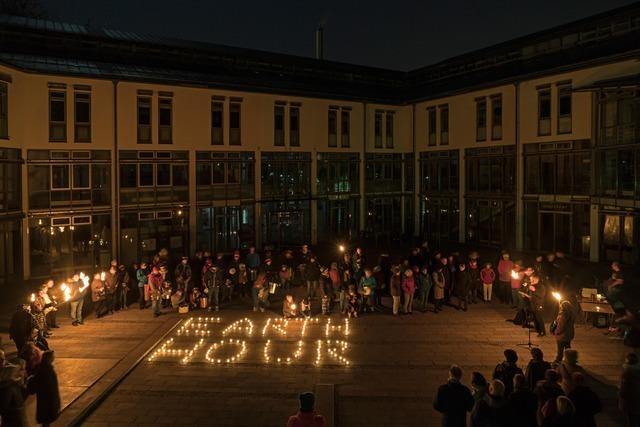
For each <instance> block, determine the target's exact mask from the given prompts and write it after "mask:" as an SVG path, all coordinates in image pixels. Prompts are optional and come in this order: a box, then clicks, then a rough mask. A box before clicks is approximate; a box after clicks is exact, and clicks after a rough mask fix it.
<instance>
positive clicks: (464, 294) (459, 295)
mask: <svg viewBox="0 0 640 427" xmlns="http://www.w3.org/2000/svg"><path fill="white" fill-rule="evenodd" d="M470 292H472V290H471V276H470V275H469V272H468V271H467V266H466V264H465V263H464V262H461V263H460V265H459V266H458V271H456V287H455V289H454V290H453V295H454V296H455V297H456V299H457V300H458V303H457V304H456V306H455V307H456V310H460V309H462V310H463V311H467V307H468V305H469V299H470V295H469V293H470Z"/></svg>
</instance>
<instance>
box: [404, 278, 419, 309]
mask: <svg viewBox="0 0 640 427" xmlns="http://www.w3.org/2000/svg"><path fill="white" fill-rule="evenodd" d="M402 293H403V294H404V307H403V312H404V313H409V314H411V308H412V307H413V295H414V294H415V293H416V280H415V278H414V277H413V271H411V269H408V270H405V272H404V277H403V278H402Z"/></svg>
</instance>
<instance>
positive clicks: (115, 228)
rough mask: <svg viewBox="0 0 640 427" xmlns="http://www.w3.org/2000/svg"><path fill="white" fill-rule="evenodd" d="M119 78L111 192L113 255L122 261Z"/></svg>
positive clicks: (116, 81)
mask: <svg viewBox="0 0 640 427" xmlns="http://www.w3.org/2000/svg"><path fill="white" fill-rule="evenodd" d="M118 83H119V81H118V80H113V161H112V166H111V173H112V174H113V178H112V179H111V183H112V184H113V190H112V192H111V201H112V206H113V214H112V215H111V230H112V231H111V242H112V243H111V244H112V248H113V249H112V251H111V252H112V255H113V254H115V258H116V259H117V260H118V261H120V240H119V239H118V236H120V192H119V188H120V187H119V182H120V176H119V174H118V170H119V165H120V155H119V151H118Z"/></svg>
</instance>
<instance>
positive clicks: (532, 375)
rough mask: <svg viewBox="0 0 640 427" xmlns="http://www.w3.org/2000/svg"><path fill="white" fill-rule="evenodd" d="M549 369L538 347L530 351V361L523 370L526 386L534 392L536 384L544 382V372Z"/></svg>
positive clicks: (549, 366)
mask: <svg viewBox="0 0 640 427" xmlns="http://www.w3.org/2000/svg"><path fill="white" fill-rule="evenodd" d="M548 369H551V363H549V362H547V361H546V360H544V353H543V352H542V350H540V349H539V348H538V347H533V348H532V349H531V360H530V361H529V364H528V365H527V369H526V370H525V377H526V379H527V385H528V386H529V389H530V390H534V389H535V388H536V385H538V382H540V381H543V380H544V375H545V372H547V370H548Z"/></svg>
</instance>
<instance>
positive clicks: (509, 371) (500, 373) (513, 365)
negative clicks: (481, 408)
mask: <svg viewBox="0 0 640 427" xmlns="http://www.w3.org/2000/svg"><path fill="white" fill-rule="evenodd" d="M517 363H518V353H516V352H515V350H511V349H507V350H505V351H504V361H503V362H500V363H499V364H498V366H496V368H495V369H494V371H493V379H495V380H500V381H502V384H503V385H504V397H509V395H510V394H511V392H512V391H513V377H515V376H516V375H517V374H520V375H524V373H523V372H522V369H520V368H519V367H518V365H517Z"/></svg>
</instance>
